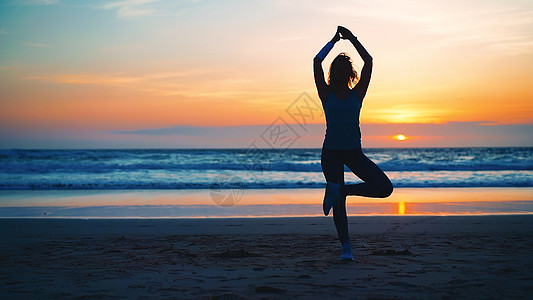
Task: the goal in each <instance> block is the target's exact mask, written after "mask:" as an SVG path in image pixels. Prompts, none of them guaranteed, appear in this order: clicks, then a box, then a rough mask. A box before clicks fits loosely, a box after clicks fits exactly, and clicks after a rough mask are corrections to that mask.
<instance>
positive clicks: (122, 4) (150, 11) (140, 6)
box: [97, 0, 163, 18]
mask: <svg viewBox="0 0 533 300" xmlns="http://www.w3.org/2000/svg"><path fill="white" fill-rule="evenodd" d="M157 1H158V0H124V1H117V2H110V3H106V4H104V5H101V6H98V7H97V8H98V9H104V10H115V11H116V14H117V17H119V18H135V17H146V16H158V15H162V14H163V11H160V10H158V9H155V8H154V7H152V6H150V5H149V4H151V3H155V2H157Z"/></svg>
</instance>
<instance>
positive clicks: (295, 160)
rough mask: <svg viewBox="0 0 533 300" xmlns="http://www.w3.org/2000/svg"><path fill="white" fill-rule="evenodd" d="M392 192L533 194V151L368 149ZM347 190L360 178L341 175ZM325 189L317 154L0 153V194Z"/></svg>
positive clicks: (206, 151) (223, 151)
mask: <svg viewBox="0 0 533 300" xmlns="http://www.w3.org/2000/svg"><path fill="white" fill-rule="evenodd" d="M364 152H365V154H366V155H367V156H368V157H369V158H370V159H372V160H373V161H374V162H375V163H376V164H377V165H378V166H380V168H381V169H382V170H383V171H385V172H386V173H387V175H388V176H389V177H390V179H391V181H392V182H393V184H394V186H395V187H417V188H426V187H533V148H431V149H427V148H417V149H412V148H411V149H391V148H386V149H366V150H365V151H364ZM345 171H346V175H345V180H346V182H347V183H356V182H358V181H359V180H358V178H356V177H355V176H354V175H353V174H351V173H350V172H349V170H348V169H346V170H345ZM214 184H215V186H216V185H217V184H218V185H224V184H227V185H228V186H236V187H239V188H241V189H299V188H323V187H324V186H325V181H324V177H323V174H322V169H321V166H320V149H287V150H285V151H283V152H278V151H277V150H274V149H252V150H251V149H177V150H1V151H0V189H3V190H96V189H97V190H102V189H104V190H108V189H127V190H131V189H210V188H213V187H215V186H214Z"/></svg>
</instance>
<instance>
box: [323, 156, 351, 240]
mask: <svg viewBox="0 0 533 300" xmlns="http://www.w3.org/2000/svg"><path fill="white" fill-rule="evenodd" d="M340 156H341V154H340V151H338V150H329V149H322V155H321V160H320V161H321V165H322V172H323V173H324V177H326V182H334V183H340V184H344V164H343V162H342V160H340V159H339V158H340ZM333 221H334V222H335V228H336V229H337V234H338V236H339V240H340V242H341V244H345V243H348V242H349V240H350V238H349V234H348V217H347V215H346V197H345V196H343V197H342V200H341V201H338V202H337V203H336V204H335V205H333Z"/></svg>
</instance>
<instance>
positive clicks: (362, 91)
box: [337, 26, 372, 101]
mask: <svg viewBox="0 0 533 300" xmlns="http://www.w3.org/2000/svg"><path fill="white" fill-rule="evenodd" d="M337 31H339V32H340V33H341V36H342V38H343V39H347V40H349V41H350V42H351V43H352V45H353V46H354V47H355V50H357V53H359V56H361V58H362V59H363V62H364V63H365V64H364V65H363V69H362V70H361V77H360V79H359V82H358V83H357V85H356V86H355V92H356V93H357V96H358V97H359V99H361V101H363V98H365V95H366V91H367V90H368V85H369V84H370V77H372V56H370V54H369V53H368V51H366V49H365V47H363V45H362V44H361V43H360V42H359V41H358V40H357V38H356V37H355V36H354V35H353V34H352V32H351V31H350V30H348V29H347V28H345V27H342V26H339V27H338V29H337Z"/></svg>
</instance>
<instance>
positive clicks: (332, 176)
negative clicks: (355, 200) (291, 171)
mask: <svg viewBox="0 0 533 300" xmlns="http://www.w3.org/2000/svg"><path fill="white" fill-rule="evenodd" d="M321 165H322V172H324V177H326V181H327V182H334V183H341V184H342V185H343V186H344V165H346V166H347V167H348V168H349V169H350V170H351V171H352V172H353V173H354V174H355V175H356V176H357V177H359V178H360V179H361V180H362V181H363V182H362V183H358V184H348V185H345V187H344V194H345V196H363V197H373V198H386V197H388V196H390V194H392V190H393V187H392V183H391V182H390V180H389V178H388V177H387V175H385V173H383V171H382V170H381V169H380V168H379V167H378V166H377V165H376V164H375V163H374V162H372V161H371V160H370V159H368V157H366V156H365V155H364V154H363V151H362V150H361V149H359V148H356V149H348V150H332V149H326V148H322V156H321ZM333 220H334V222H335V228H337V234H338V236H339V240H340V242H341V243H342V244H344V243H347V242H349V241H350V237H349V235H348V217H347V215H346V197H342V201H339V202H338V203H337V204H335V205H334V206H333Z"/></svg>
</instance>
